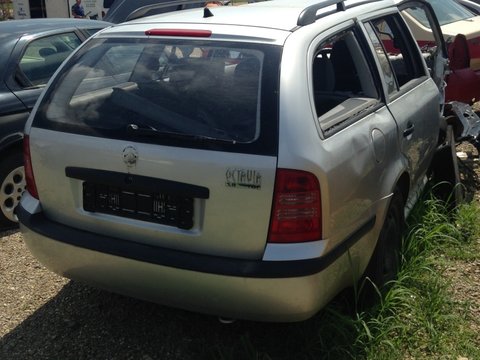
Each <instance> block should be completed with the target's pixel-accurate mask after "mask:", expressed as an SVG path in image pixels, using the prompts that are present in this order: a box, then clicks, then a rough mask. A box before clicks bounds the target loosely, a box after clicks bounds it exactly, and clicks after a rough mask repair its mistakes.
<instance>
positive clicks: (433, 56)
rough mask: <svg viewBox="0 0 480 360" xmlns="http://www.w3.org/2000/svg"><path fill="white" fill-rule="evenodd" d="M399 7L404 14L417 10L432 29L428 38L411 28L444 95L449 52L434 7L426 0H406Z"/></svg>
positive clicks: (418, 14)
mask: <svg viewBox="0 0 480 360" xmlns="http://www.w3.org/2000/svg"><path fill="white" fill-rule="evenodd" d="M398 9H399V10H400V11H401V12H402V14H404V13H408V12H415V13H416V14H417V16H419V17H420V18H422V19H423V22H424V23H425V24H428V26H427V27H428V28H429V29H430V31H429V35H430V36H429V37H427V38H425V37H424V35H423V34H422V35H421V34H419V33H417V32H416V31H415V30H414V29H413V28H410V30H411V32H412V35H413V37H414V39H415V41H416V42H417V44H418V46H419V48H420V51H421V52H422V56H423V58H424V59H425V61H426V63H427V66H428V68H429V70H430V75H431V76H432V78H433V80H434V81H435V84H437V87H438V88H439V90H440V92H441V94H442V95H443V96H444V93H445V74H446V71H447V68H448V52H447V45H446V43H445V41H444V36H443V33H442V28H441V26H440V23H439V22H438V19H437V17H436V15H435V11H434V9H433V8H432V6H431V5H430V4H429V3H428V2H427V1H424V0H404V1H402V2H400V3H399V4H398ZM442 100H443V98H442Z"/></svg>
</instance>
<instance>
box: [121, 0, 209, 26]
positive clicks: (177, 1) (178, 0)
mask: <svg viewBox="0 0 480 360" xmlns="http://www.w3.org/2000/svg"><path fill="white" fill-rule="evenodd" d="M205 2H206V0H173V1H167V2H164V3H160V4H152V5H145V6H142V7H140V8H138V9H136V10H134V11H132V12H131V13H130V14H129V15H128V16H127V18H126V19H125V21H129V20H134V19H138V18H141V17H143V16H145V15H146V14H147V13H148V12H149V11H151V10H155V9H162V8H166V7H169V6H175V5H177V6H178V7H177V10H183V9H184V8H185V7H184V5H192V4H200V3H205Z"/></svg>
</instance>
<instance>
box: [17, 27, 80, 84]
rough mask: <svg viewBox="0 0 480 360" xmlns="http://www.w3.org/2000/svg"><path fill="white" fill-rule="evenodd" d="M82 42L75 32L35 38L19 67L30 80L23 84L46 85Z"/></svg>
mask: <svg viewBox="0 0 480 360" xmlns="http://www.w3.org/2000/svg"><path fill="white" fill-rule="evenodd" d="M80 44H81V40H80V39H79V38H78V36H77V35H76V34H75V33H65V34H57V35H53V36H47V37H44V38H41V39H36V40H33V41H32V42H31V43H29V44H28V45H27V47H26V49H25V52H24V53H23V56H22V58H21V59H20V64H19V68H20V70H21V71H22V73H23V75H25V77H26V78H27V79H28V81H29V82H30V84H22V85H24V86H25V87H28V86H31V85H45V84H46V83H47V82H48V80H49V79H50V77H51V76H52V75H53V73H54V72H55V70H57V68H58V67H59V66H60V64H61V63H62V62H63V60H65V59H66V58H67V57H68V55H70V53H71V52H72V51H73V50H74V49H75V48H76V47H78V46H79V45H80Z"/></svg>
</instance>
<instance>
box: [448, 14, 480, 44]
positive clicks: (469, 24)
mask: <svg viewBox="0 0 480 360" xmlns="http://www.w3.org/2000/svg"><path fill="white" fill-rule="evenodd" d="M442 32H443V35H444V37H445V39H448V38H449V37H455V36H456V35H457V34H463V35H465V36H466V37H467V39H471V38H474V37H477V36H480V16H474V17H472V18H470V19H467V20H460V21H455V22H453V23H450V24H446V25H442Z"/></svg>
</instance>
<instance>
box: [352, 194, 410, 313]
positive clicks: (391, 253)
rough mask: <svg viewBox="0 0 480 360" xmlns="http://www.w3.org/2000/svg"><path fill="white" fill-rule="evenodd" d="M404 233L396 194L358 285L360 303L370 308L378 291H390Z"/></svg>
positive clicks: (400, 209) (401, 213)
mask: <svg viewBox="0 0 480 360" xmlns="http://www.w3.org/2000/svg"><path fill="white" fill-rule="evenodd" d="M404 229H405V219H404V203H403V199H402V196H401V195H400V193H399V192H395V193H394V194H393V197H392V200H391V202H390V206H389V208H388V212H387V216H386V217H385V221H384V223H383V226H382V230H381V231H380V235H379V237H378V241H377V245H376V246H375V250H374V252H373V255H372V258H371V259H370V262H369V264H368V266H367V269H366V270H365V274H364V277H363V279H362V283H361V284H360V286H361V287H360V288H361V289H362V290H361V294H360V295H361V298H360V299H361V302H362V303H363V305H367V306H368V305H372V300H373V299H377V298H378V295H376V294H378V291H380V292H383V291H384V290H386V289H388V288H389V285H390V282H391V281H392V280H395V279H396V278H397V274H398V270H399V269H400V263H401V250H402V238H403V231H404Z"/></svg>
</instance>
